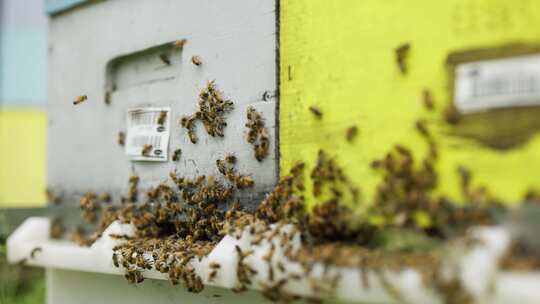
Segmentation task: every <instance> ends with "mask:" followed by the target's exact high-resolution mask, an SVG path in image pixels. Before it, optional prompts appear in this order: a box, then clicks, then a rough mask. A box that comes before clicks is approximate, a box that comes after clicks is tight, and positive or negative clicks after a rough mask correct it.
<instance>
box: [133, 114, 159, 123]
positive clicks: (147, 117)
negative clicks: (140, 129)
mask: <svg viewBox="0 0 540 304" xmlns="http://www.w3.org/2000/svg"><path fill="white" fill-rule="evenodd" d="M158 114H159V113H157V112H134V113H132V114H131V124H132V125H134V126H138V125H153V124H156V123H157V120H158Z"/></svg>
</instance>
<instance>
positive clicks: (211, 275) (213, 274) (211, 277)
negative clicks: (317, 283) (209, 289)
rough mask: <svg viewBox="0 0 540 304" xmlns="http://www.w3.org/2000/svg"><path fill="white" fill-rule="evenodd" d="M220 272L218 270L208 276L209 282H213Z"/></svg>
mask: <svg viewBox="0 0 540 304" xmlns="http://www.w3.org/2000/svg"><path fill="white" fill-rule="evenodd" d="M217 273H218V271H217V270H216V269H214V270H212V271H210V274H209V275H208V281H209V282H212V281H214V279H215V278H216V276H217Z"/></svg>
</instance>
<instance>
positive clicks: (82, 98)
mask: <svg viewBox="0 0 540 304" xmlns="http://www.w3.org/2000/svg"><path fill="white" fill-rule="evenodd" d="M87 99H88V96H86V95H79V96H77V97H75V100H73V104H74V105H78V104H81V103H83V102H85V101H86V100H87Z"/></svg>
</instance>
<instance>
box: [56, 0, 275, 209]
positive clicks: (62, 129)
mask: <svg viewBox="0 0 540 304" xmlns="http://www.w3.org/2000/svg"><path fill="white" fill-rule="evenodd" d="M56 2H59V1H56ZM60 2H61V1H60ZM68 2H74V1H68ZM75 2H77V1H75ZM78 2H81V3H79V4H78V5H76V6H74V7H71V8H70V9H68V10H65V11H60V12H56V14H54V15H52V17H51V20H50V35H49V39H50V42H49V70H50V72H49V100H48V107H47V110H48V138H47V140H48V150H47V152H48V153H47V165H48V186H49V188H50V189H51V190H53V191H54V192H55V193H59V194H62V196H63V198H64V201H67V202H77V201H78V198H79V196H80V195H81V194H82V193H84V192H86V191H96V192H110V193H111V194H112V195H113V198H114V199H115V200H118V199H119V196H120V194H122V193H126V192H127V187H128V183H127V180H128V178H129V176H130V175H133V174H135V175H139V177H140V178H141V182H140V189H141V190H144V189H145V188H147V187H148V186H151V185H156V184H158V183H160V182H162V181H164V180H165V179H166V178H167V177H168V174H169V172H170V171H172V170H177V171H178V172H179V174H181V175H186V176H195V175H201V174H205V175H219V173H218V171H217V169H216V166H215V161H216V159H217V158H223V157H224V155H225V154H227V153H234V154H235V155H236V156H237V158H238V164H237V166H236V167H237V169H238V171H239V172H240V173H243V174H250V175H251V176H252V177H253V179H254V180H255V186H254V188H252V189H248V190H246V191H243V192H241V193H240V196H241V197H242V203H244V204H246V205H249V204H250V203H251V202H254V201H257V200H258V199H260V198H261V197H262V196H263V195H264V193H265V192H266V191H267V190H268V189H269V188H271V187H272V186H273V185H274V183H275V181H276V179H277V173H278V172H277V170H278V165H277V159H276V158H277V149H276V145H275V139H276V137H277V134H276V130H277V129H276V128H275V126H276V91H277V74H276V62H277V61H276V56H277V36H276V33H277V30H276V3H275V1H273V0H270V1H269V0H264V1H252V0H241V1H177V0H133V1H121V0H109V1H97V2H95V1H88V2H85V1H78ZM177 39H187V43H186V44H185V46H184V47H183V48H181V49H174V48H173V47H172V44H173V42H174V41H175V40H177ZM161 54H167V56H168V58H169V60H170V65H167V64H166V63H164V62H163V61H162V60H161V59H160V58H159V55H161ZM192 56H199V57H200V58H201V60H202V65H200V66H195V65H194V64H192V63H191V57H192ZM209 80H215V83H216V85H217V87H218V88H219V90H221V91H222V92H223V95H224V96H225V97H226V98H228V99H231V100H232V101H233V102H234V110H232V112H230V113H229V114H227V115H226V122H227V124H228V125H227V127H226V128H225V137H224V138H220V137H210V136H209V135H208V134H206V132H205V130H204V128H203V125H202V123H200V122H199V123H197V136H198V137H199V142H198V143H197V144H192V143H191V142H190V141H189V138H188V135H187V131H186V129H183V128H182V127H181V126H180V124H179V123H178V120H179V119H180V118H181V117H182V116H184V115H190V114H193V113H194V112H195V111H196V110H197V109H198V106H197V100H198V94H199V90H200V89H201V88H203V87H204V86H205V85H206V82H207V81H209ZM107 92H110V93H109V94H110V96H109V99H110V104H109V105H107V104H106V102H105V96H106V95H107V94H108V93H107ZM78 95H87V96H88V100H87V101H86V102H84V103H82V104H80V105H78V106H74V105H73V104H72V102H73V100H74V98H75V97H76V96H78ZM248 106H253V107H254V108H256V109H257V110H258V111H260V112H262V113H263V116H264V118H265V120H266V126H267V127H268V131H269V135H270V149H269V151H270V153H269V156H268V157H267V158H266V159H265V160H264V161H262V162H258V161H257V160H256V159H255V158H254V156H253V149H252V147H251V146H250V145H249V144H248V143H247V141H246V133H247V130H246V127H245V126H244V125H245V123H246V109H247V107H248ZM138 107H143V108H145V107H159V108H162V107H165V108H170V110H171V112H170V113H171V115H170V116H168V118H170V124H169V126H170V141H169V144H168V151H163V152H164V153H166V152H168V157H167V159H166V160H167V161H162V162H145V161H133V160H132V157H130V156H129V155H127V154H126V151H125V149H124V148H123V147H121V146H119V145H118V144H117V143H116V138H117V134H118V132H119V131H124V132H126V124H127V121H126V120H127V114H126V113H127V111H128V110H129V109H131V108H138ZM126 144H127V145H129V144H130V143H126ZM178 148H180V149H182V156H181V158H180V161H178V162H173V161H172V160H171V155H172V153H173V151H174V150H175V149H178ZM162 155H163V154H162Z"/></svg>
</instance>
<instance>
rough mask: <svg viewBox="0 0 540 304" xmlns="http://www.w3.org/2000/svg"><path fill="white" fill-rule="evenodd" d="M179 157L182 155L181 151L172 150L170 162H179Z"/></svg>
mask: <svg viewBox="0 0 540 304" xmlns="http://www.w3.org/2000/svg"><path fill="white" fill-rule="evenodd" d="M180 155H182V149H176V150H174V154H173V157H172V160H173V161H179V160H180Z"/></svg>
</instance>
